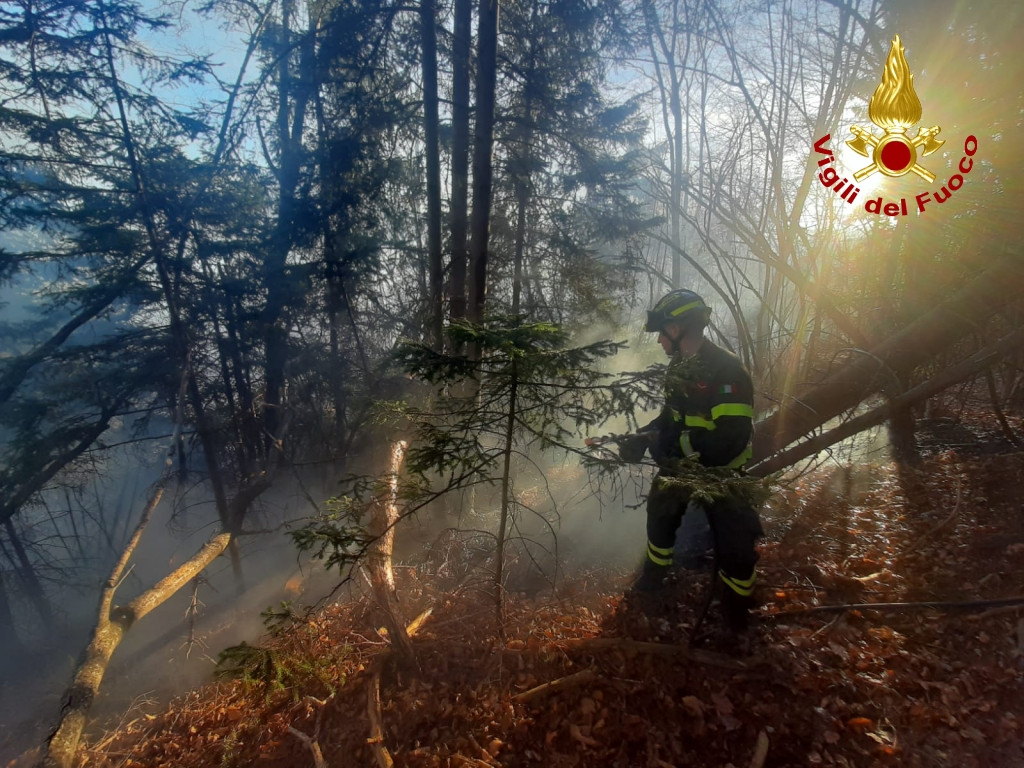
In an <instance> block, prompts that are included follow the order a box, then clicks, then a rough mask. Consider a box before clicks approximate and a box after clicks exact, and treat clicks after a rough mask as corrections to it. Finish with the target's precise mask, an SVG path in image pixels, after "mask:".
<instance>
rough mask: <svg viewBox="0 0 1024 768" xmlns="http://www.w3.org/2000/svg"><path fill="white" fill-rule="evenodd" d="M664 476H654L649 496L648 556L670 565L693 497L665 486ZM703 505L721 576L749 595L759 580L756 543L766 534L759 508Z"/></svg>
mask: <svg viewBox="0 0 1024 768" xmlns="http://www.w3.org/2000/svg"><path fill="white" fill-rule="evenodd" d="M660 477H661V475H660V474H659V475H657V476H656V477H655V478H654V482H653V483H652V485H651V492H650V494H649V495H648V497H647V559H648V561H649V564H653V565H655V566H661V567H664V568H667V567H668V566H670V565H671V564H672V550H673V545H674V544H675V537H676V529H677V528H678V527H679V524H680V523H681V522H682V519H683V514H685V512H686V506H687V504H688V503H689V499H688V498H686V496H685V494H684V493H682V492H680V490H679V489H678V488H674V489H671V490H668V489H663V488H661V487H660V484H659V482H658V480H659V479H660ZM702 506H703V507H704V509H705V511H706V512H707V516H708V522H709V523H710V525H711V535H712V536H713V538H714V542H715V555H716V560H717V562H718V576H719V578H721V580H722V582H723V583H724V584H725V586H726V587H728V590H727V592H728V591H731V592H733V593H734V594H736V595H739V596H741V597H749V596H750V594H751V593H752V592H753V590H754V581H755V579H756V576H755V573H754V566H755V564H756V563H757V558H758V555H757V551H756V549H755V544H756V543H757V539H758V538H759V537H761V536H762V535H764V531H763V530H762V528H761V521H760V518H759V517H758V514H757V511H756V510H755V509H753V508H752V507H749V506H746V505H737V504H732V503H729V502H718V503H717V504H714V505H703V504H702Z"/></svg>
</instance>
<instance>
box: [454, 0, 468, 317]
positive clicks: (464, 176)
mask: <svg viewBox="0 0 1024 768" xmlns="http://www.w3.org/2000/svg"><path fill="white" fill-rule="evenodd" d="M472 21H473V4H472V2H471V0H455V30H454V32H455V34H454V37H453V39H452V200H451V221H452V225H451V226H452V262H451V307H450V313H451V314H450V317H451V319H452V320H453V321H454V320H461V319H463V318H465V317H466V258H467V255H468V254H467V251H466V224H467V221H468V218H469V217H468V211H467V205H468V195H469V36H470V34H471V31H470V30H471V25H472Z"/></svg>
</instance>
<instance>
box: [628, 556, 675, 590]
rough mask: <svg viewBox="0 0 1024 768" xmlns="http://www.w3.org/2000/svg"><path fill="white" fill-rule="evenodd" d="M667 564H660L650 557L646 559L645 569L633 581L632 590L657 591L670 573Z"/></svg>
mask: <svg viewBox="0 0 1024 768" xmlns="http://www.w3.org/2000/svg"><path fill="white" fill-rule="evenodd" d="M668 569H669V567H668V566H667V565H658V564H657V563H654V562H651V560H650V559H645V560H644V565H643V569H642V570H641V571H640V575H639V576H638V577H637V579H636V581H634V582H633V585H632V587H630V590H631V591H633V592H648V593H650V592H657V591H658V590H660V589H661V588H662V586H663V585H664V583H665V576H666V575H668Z"/></svg>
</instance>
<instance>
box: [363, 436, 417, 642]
mask: <svg viewBox="0 0 1024 768" xmlns="http://www.w3.org/2000/svg"><path fill="white" fill-rule="evenodd" d="M407 446H408V443H406V441H405V440H397V441H395V443H394V444H393V445H392V446H391V462H390V464H389V466H388V475H387V480H388V491H387V493H386V494H385V495H384V496H383V498H380V499H378V500H377V501H376V502H375V503H374V505H373V516H372V518H371V520H370V535H371V536H373V537H374V541H373V544H372V545H371V547H370V551H369V553H368V555H367V561H368V563H369V570H370V582H371V584H372V585H373V593H374V596H375V597H376V598H377V602H378V603H379V604H380V606H381V607H382V608H383V609H384V614H385V620H386V621H387V624H388V632H389V633H390V634H391V643H392V645H393V646H394V648H395V649H396V650H397V651H398V654H399V655H400V656H401V657H402V658H404V659H406V660H407V661H412V660H413V658H414V657H413V652H412V644H411V643H410V642H409V635H408V633H407V632H406V628H405V622H404V621H402V618H401V616H400V615H399V613H398V601H397V599H396V597H397V595H396V593H395V572H394V570H393V569H392V564H391V554H392V552H393V550H394V546H395V525H396V524H397V523H398V473H399V470H400V469H401V468H402V462H403V461H404V460H405V449H406V447H407Z"/></svg>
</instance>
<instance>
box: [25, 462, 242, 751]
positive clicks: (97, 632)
mask: <svg viewBox="0 0 1024 768" xmlns="http://www.w3.org/2000/svg"><path fill="white" fill-rule="evenodd" d="M163 490H164V489H163V485H162V481H161V482H160V483H158V484H157V486H156V487H155V489H154V491H153V494H152V495H151V496H150V499H149V502H148V503H147V504H146V509H145V511H144V512H143V514H142V518H141V520H140V521H139V524H138V525H137V526H136V528H135V532H134V533H133V534H132V537H131V539H130V540H129V541H128V544H127V545H126V546H125V549H124V551H123V552H122V554H121V557H120V559H119V560H118V562H117V564H116V565H115V566H114V568H113V570H111V573H110V577H109V578H108V579H107V581H106V584H105V585H104V588H103V592H102V594H101V596H100V607H99V612H98V616H97V619H96V627H95V629H94V630H93V635H92V639H91V640H90V641H89V645H88V647H87V648H86V650H85V655H84V658H83V660H82V662H81V664H79V666H78V669H77V670H76V671H75V677H74V680H73V682H72V683H71V686H70V687H69V688H68V690H67V692H66V693H65V694H64V701H63V704H62V706H61V716H60V721H59V723H58V724H57V728H56V730H55V731H54V733H53V735H52V736H51V737H50V740H49V744H48V745H47V751H46V754H45V755H44V756H43V758H42V760H40V761H39V763H37V768H71V766H72V764H73V761H74V758H75V752H76V751H77V749H78V743H79V741H80V739H81V737H82V731H83V729H84V728H85V721H86V718H87V717H88V715H89V710H90V708H91V707H92V703H93V701H94V700H95V699H96V696H97V694H98V693H99V689H100V684H101V683H102V682H103V675H104V674H105V673H106V670H107V667H108V666H109V664H110V657H111V656H112V655H113V653H114V651H115V649H116V648H117V646H118V645H120V643H121V640H122V639H123V638H124V636H125V634H126V633H127V632H128V630H129V629H131V627H132V625H133V624H134V623H135V622H136V621H138V620H139V619H141V618H142V617H144V616H145V615H146V614H147V613H149V612H150V611H152V610H153V609H154V608H156V607H157V606H159V605H160V604H162V603H163V602H164V601H166V600H167V599H168V598H169V597H171V596H172V595H173V594H174V593H175V592H177V591H178V590H179V589H180V588H181V587H182V586H184V585H185V584H187V583H188V582H189V581H191V580H192V579H193V578H195V576H196V575H197V574H198V573H199V572H200V571H202V570H203V569H204V568H205V567H206V566H207V565H209V564H210V563H211V562H213V560H214V559H215V558H216V557H217V556H218V555H219V554H221V552H223V551H224V549H225V548H226V547H227V546H228V543H229V542H230V541H231V534H230V533H227V532H223V533H219V534H217V535H215V536H214V537H213V538H211V539H210V540H209V541H207V542H206V544H205V545H204V546H203V547H202V549H200V550H199V552H197V553H196V554H195V555H194V556H193V557H192V558H191V559H190V560H188V561H187V562H185V563H183V564H182V565H181V566H180V567H179V568H177V569H176V570H175V571H173V572H172V573H171V574H169V575H168V576H166V577H164V578H163V579H162V580H161V581H160V582H158V583H157V584H156V585H155V586H153V587H151V588H150V589H148V590H146V591H145V592H143V593H142V594H141V595H139V596H138V597H136V598H135V599H133V600H132V601H131V602H129V603H128V604H127V605H125V606H114V605H113V600H114V593H115V591H116V590H117V587H118V585H119V583H120V580H121V575H122V574H123V573H124V570H125V567H126V566H127V564H128V560H129V558H130V557H131V555H132V553H133V552H134V550H135V547H136V546H137V545H138V543H139V539H140V538H141V536H142V532H143V530H145V527H146V525H147V524H148V523H149V521H150V519H151V518H152V516H153V512H154V510H155V509H156V507H157V505H158V504H159V503H160V499H161V497H162V496H163Z"/></svg>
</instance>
